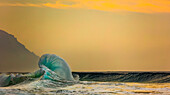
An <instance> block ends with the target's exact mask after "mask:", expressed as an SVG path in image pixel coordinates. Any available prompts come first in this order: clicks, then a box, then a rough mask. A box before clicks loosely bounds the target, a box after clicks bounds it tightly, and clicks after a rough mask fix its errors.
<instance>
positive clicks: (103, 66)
mask: <svg viewBox="0 0 170 95" xmlns="http://www.w3.org/2000/svg"><path fill="white" fill-rule="evenodd" d="M0 12H1V14H0V22H1V23H0V29H3V30H5V31H7V32H9V33H11V34H13V35H15V37H17V39H18V40H19V41H20V42H21V43H23V44H24V45H25V46H26V47H27V48H28V49H29V50H30V51H33V52H34V53H35V54H37V55H39V56H41V55H42V54H44V53H54V54H56V55H59V56H61V57H63V58H64V59H66V61H67V62H68V63H69V65H70V66H71V68H72V70H73V71H122V70H123V71H167V70H170V42H169V41H170V18H169V17H170V13H169V12H170V1H169V0H57V1H56V0H13V1H11V0H1V1H0Z"/></svg>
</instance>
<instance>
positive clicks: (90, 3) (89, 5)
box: [0, 0, 170, 13]
mask: <svg viewBox="0 0 170 95" xmlns="http://www.w3.org/2000/svg"><path fill="white" fill-rule="evenodd" d="M0 6H31V7H50V8H56V9H90V10H101V11H109V12H140V13H170V0H57V1H56V0H53V2H52V0H49V2H47V0H46V2H43V3H42V2H40V3H39V4H37V3H36V4H32V3H23V2H22V3H8V2H7V3H0Z"/></svg>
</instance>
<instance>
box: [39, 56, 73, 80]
mask: <svg viewBox="0 0 170 95" xmlns="http://www.w3.org/2000/svg"><path fill="white" fill-rule="evenodd" d="M38 64H39V67H40V69H42V70H43V71H45V74H44V76H43V79H51V78H50V77H53V78H55V76H57V77H59V78H61V79H63V80H67V81H73V80H74V78H73V76H72V74H71V70H70V68H69V65H68V64H67V63H66V62H65V61H64V60H63V59H62V58H60V57H59V56H56V55H54V54H45V55H43V56H42V57H41V58H40V61H39V63H38Z"/></svg>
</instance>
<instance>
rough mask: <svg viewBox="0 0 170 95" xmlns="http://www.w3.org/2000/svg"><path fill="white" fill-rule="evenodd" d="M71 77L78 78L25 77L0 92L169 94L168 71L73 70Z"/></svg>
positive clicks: (13, 94) (11, 94)
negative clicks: (76, 79) (63, 79)
mask: <svg viewBox="0 0 170 95" xmlns="http://www.w3.org/2000/svg"><path fill="white" fill-rule="evenodd" d="M6 74H8V75H10V74H11V73H6ZM13 74H14V76H15V75H19V74H22V75H24V74H27V73H21V72H20V73H18V74H17V73H13ZM73 76H79V80H80V81H77V82H63V81H60V82H59V81H53V80H42V79H41V77H39V78H29V79H26V80H24V81H22V82H20V83H17V84H13V85H10V86H7V87H0V95H133V94H134V95H146V94H150V95H170V73H169V72H73ZM77 78H78V77H77Z"/></svg>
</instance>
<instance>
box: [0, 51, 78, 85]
mask: <svg viewBox="0 0 170 95" xmlns="http://www.w3.org/2000/svg"><path fill="white" fill-rule="evenodd" d="M38 65H39V67H40V69H39V70H37V71H36V72H33V73H29V74H25V75H22V74H20V75H14V74H11V75H0V86H1V87H3V86H9V85H14V84H17V83H20V82H23V81H24V80H27V79H29V78H40V79H41V80H52V81H58V82H70V81H71V82H74V81H75V80H74V78H73V76H72V73H71V70H70V67H69V65H68V64H67V63H66V61H64V59H62V58H60V57H59V56H56V55H54V54H45V55H43V56H41V58H40V60H39V63H38Z"/></svg>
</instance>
